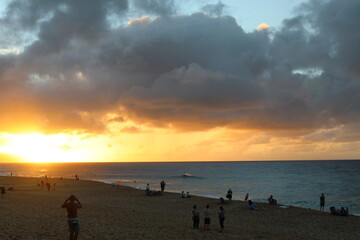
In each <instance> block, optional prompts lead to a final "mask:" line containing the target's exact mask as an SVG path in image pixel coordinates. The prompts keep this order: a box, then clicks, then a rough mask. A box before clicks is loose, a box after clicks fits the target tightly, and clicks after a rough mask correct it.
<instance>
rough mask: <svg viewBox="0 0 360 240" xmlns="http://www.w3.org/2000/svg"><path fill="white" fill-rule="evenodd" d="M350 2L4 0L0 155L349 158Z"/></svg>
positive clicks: (354, 3)
mask: <svg viewBox="0 0 360 240" xmlns="http://www.w3.org/2000/svg"><path fill="white" fill-rule="evenodd" d="M359 12H360V2H359V1H358V0H347V1H340V0H304V1H295V0H277V1H270V0H251V1H250V0H238V1H235V0H226V1H225V0H223V1H207V0H200V1H190V0H122V1H118V0H116V1H115V0H109V1H97V0H76V1H65V0H64V1H61V0H59V1H48V0H32V1H22V0H4V1H1V4H0V25H1V28H0V32H1V38H0V112H1V114H0V161H3V162H6V161H28V162H58V161H64V162H71V161H85V162H88V161H103V162H108V161H126V162H131V161H141V162H144V161H245V160H250V161H252V160H318V159H358V158H359V153H360V133H359V131H358V129H359V127H360V124H359V120H360V70H359V69H360V68H359V67H360V66H359V64H360V30H359V27H358V26H359V24H360V15H359V14H358V13H359Z"/></svg>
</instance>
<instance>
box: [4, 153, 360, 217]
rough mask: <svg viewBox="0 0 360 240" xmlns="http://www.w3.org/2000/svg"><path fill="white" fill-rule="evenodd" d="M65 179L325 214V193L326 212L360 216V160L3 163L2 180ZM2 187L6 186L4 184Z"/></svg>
mask: <svg viewBox="0 0 360 240" xmlns="http://www.w3.org/2000/svg"><path fill="white" fill-rule="evenodd" d="M10 173H13V175H14V176H24V177H25V176H26V177H30V176H31V177H43V176H45V175H47V176H48V177H63V178H74V176H75V175H76V174H77V175H78V176H79V177H80V179H86V180H94V181H101V182H105V183H108V184H122V185H125V186H130V187H134V188H139V189H145V187H146V184H147V183H149V184H150V187H151V189H152V190H159V189H160V181H161V180H164V181H165V182H166V189H165V191H171V192H179V193H180V192H181V191H185V192H190V194H192V195H199V196H205V197H211V198H220V197H224V198H225V195H226V192H227V190H228V189H229V188H231V189H232V191H233V199H238V200H244V197H245V195H246V193H249V195H250V199H252V200H253V201H255V202H267V198H268V197H269V196H270V195H273V196H274V198H275V199H277V200H278V203H280V204H283V205H291V206H297V207H302V208H311V209H319V198H320V195H321V193H324V194H325V197H326V205H325V210H326V211H329V208H330V207H331V206H336V207H337V208H339V207H342V206H344V207H348V208H349V211H350V213H351V214H355V215H360V174H359V173H360V160H336V161H335V160H332V161H263V162H172V163H170V162H166V163H163V162H162V163H47V164H44V163H37V164H30V163H0V175H2V176H4V175H10ZM0 184H1V180H0Z"/></svg>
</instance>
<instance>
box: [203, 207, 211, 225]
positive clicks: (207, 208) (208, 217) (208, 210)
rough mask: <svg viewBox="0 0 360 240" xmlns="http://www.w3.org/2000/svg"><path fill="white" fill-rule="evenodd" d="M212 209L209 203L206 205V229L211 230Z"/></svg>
mask: <svg viewBox="0 0 360 240" xmlns="http://www.w3.org/2000/svg"><path fill="white" fill-rule="evenodd" d="M211 214H212V212H211V210H210V206H209V204H208V205H206V208H205V209H204V229H206V230H209V225H210V219H211Z"/></svg>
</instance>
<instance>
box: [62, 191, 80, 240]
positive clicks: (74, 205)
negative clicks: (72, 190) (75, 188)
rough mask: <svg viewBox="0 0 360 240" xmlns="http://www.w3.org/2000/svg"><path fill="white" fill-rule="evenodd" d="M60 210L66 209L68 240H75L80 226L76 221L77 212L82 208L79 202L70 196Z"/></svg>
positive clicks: (77, 220)
mask: <svg viewBox="0 0 360 240" xmlns="http://www.w3.org/2000/svg"><path fill="white" fill-rule="evenodd" d="M61 207H62V208H66V210H67V213H68V215H67V216H68V225H69V233H70V236H69V239H70V240H77V239H78V237H79V232H80V224H79V219H78V214H77V210H78V209H80V208H82V205H81V203H80V201H79V200H78V199H77V198H76V197H75V196H74V195H71V196H70V197H68V198H67V199H66V200H65V202H64V203H63V204H62V205H61Z"/></svg>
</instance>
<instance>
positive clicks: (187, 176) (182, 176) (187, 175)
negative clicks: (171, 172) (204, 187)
mask: <svg viewBox="0 0 360 240" xmlns="http://www.w3.org/2000/svg"><path fill="white" fill-rule="evenodd" d="M171 178H183V179H186V178H189V179H204V177H200V176H194V175H191V174H190V173H184V174H182V175H180V176H172V177H171Z"/></svg>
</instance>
